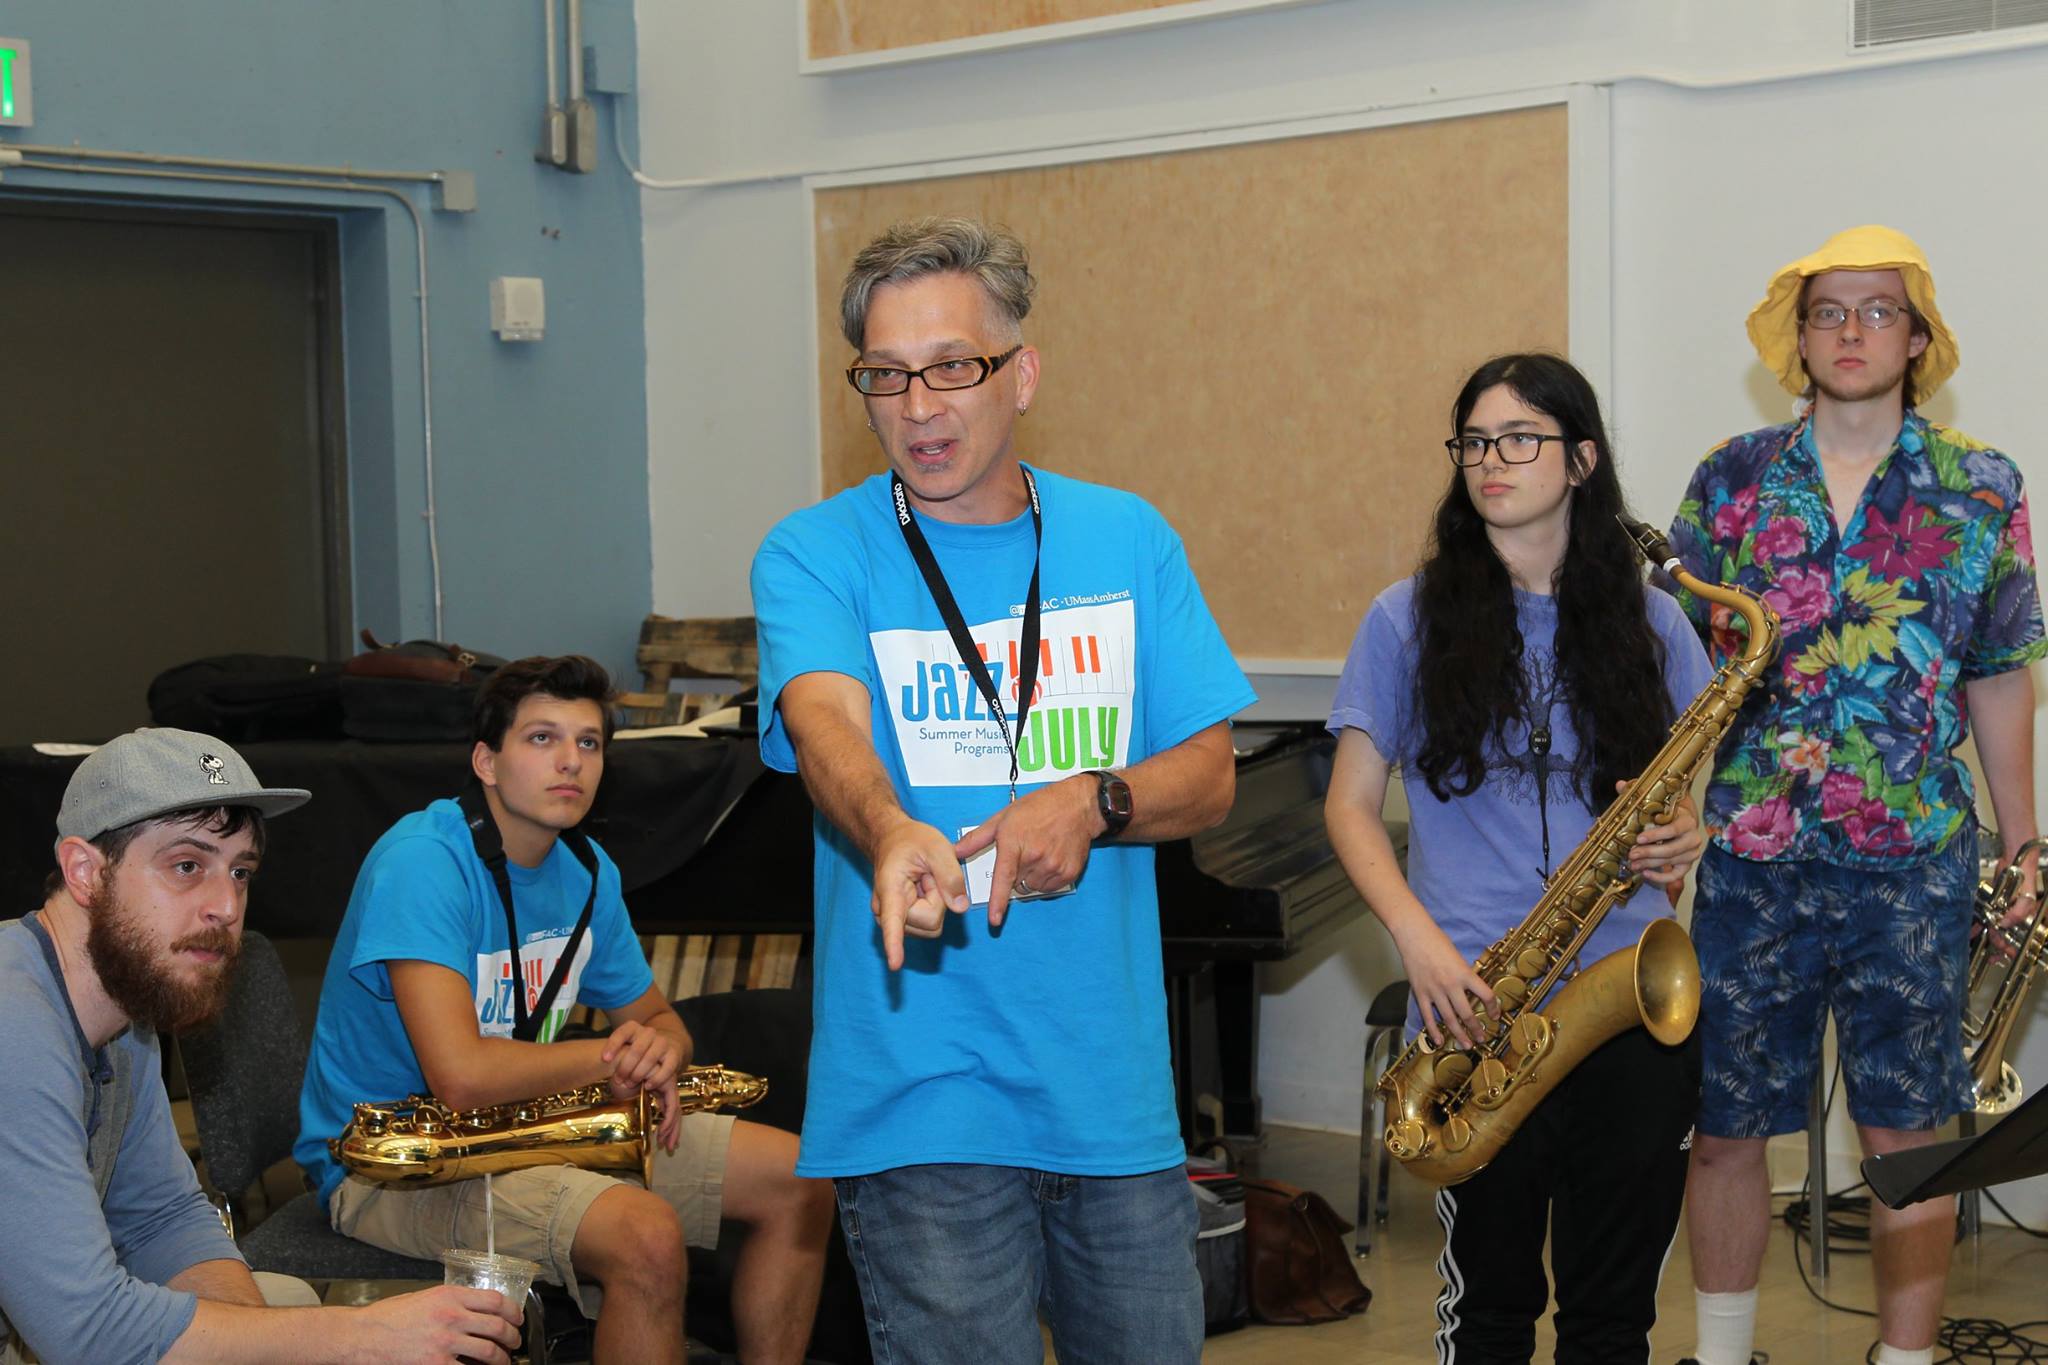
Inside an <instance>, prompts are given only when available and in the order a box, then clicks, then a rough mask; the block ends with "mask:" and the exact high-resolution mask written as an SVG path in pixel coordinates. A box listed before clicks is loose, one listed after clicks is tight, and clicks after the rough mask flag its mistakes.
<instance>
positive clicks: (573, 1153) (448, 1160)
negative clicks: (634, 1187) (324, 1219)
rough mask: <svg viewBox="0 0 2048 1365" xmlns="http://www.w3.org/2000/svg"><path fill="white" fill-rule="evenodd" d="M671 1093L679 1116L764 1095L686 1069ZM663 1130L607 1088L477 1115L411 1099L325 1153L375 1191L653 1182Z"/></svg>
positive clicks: (727, 1077) (380, 1112)
mask: <svg viewBox="0 0 2048 1365" xmlns="http://www.w3.org/2000/svg"><path fill="white" fill-rule="evenodd" d="M676 1091H677V1098H678V1099H679V1100H680V1101H681V1106H680V1107H681V1109H682V1112H683V1113H685V1114H690V1113H696V1112H698V1111H700V1110H721V1109H744V1108H746V1107H747V1106H748V1105H750V1104H754V1103H756V1102H758V1101H759V1100H760V1099H761V1097H762V1096H763V1095H766V1094H767V1093H768V1082H767V1081H765V1080H763V1079H761V1078H760V1077H759V1076H749V1075H748V1074H747V1073H746V1072H744V1071H732V1070H729V1069H727V1068H725V1067H722V1066H692V1067H685V1068H684V1069H683V1070H682V1072H681V1073H680V1074H679V1075H677V1077H676ZM660 1126H661V1110H660V1107H659V1106H658V1105H656V1104H655V1102H654V1101H653V1099H652V1098H650V1097H649V1096H648V1094H647V1092H646V1091H644V1090H642V1091H640V1092H639V1093H637V1094H635V1095H633V1096H632V1097H630V1098H628V1099H623V1100H621V1099H614V1098H613V1097H612V1096H611V1094H610V1093H609V1091H608V1090H607V1089H606V1087H605V1086H604V1084H603V1083H599V1084H596V1085H586V1086H583V1087H582V1088H581V1089H577V1090H565V1091H563V1092H561V1093H560V1094H556V1095H541V1096H538V1097H537V1098H534V1099H530V1100H520V1101H518V1102H516V1103H513V1104H493V1105H488V1106H486V1107H484V1108H482V1109H450V1108H449V1107H448V1106H447V1105H445V1104H443V1103H441V1102H440V1101H439V1100H437V1099H435V1098H434V1097H433V1096H431V1095H408V1096H407V1097H406V1098H404V1099H403V1100H399V1101H397V1102H396V1103H392V1104H358V1105H357V1106H356V1109H355V1117H354V1118H353V1119H351V1120H350V1121H349V1125H348V1127H346V1128H344V1129H342V1130H341V1136H340V1137H338V1138H330V1139H328V1142H327V1150H328V1151H329V1152H330V1153H332V1154H333V1156H334V1159H335V1160H337V1161H339V1162H340V1163H341V1164H342V1165H343V1166H346V1167H347V1168H348V1169H349V1170H350V1171H353V1172H354V1173H355V1174H357V1175H359V1176H362V1177H363V1178H364V1179H366V1180H374V1181H376V1182H377V1183H378V1184H381V1185H406V1186H414V1187H418V1186H425V1185H445V1184H448V1183H449V1182H450V1181H454V1180H468V1179H469V1178H471V1177H472V1176H479V1175H484V1174H487V1173H495V1172H498V1171H516V1170H520V1169H523V1168H524V1167H527V1166H581V1167H583V1168H584V1169H585V1170H592V1171H624V1172H638V1173H639V1175H640V1178H641V1180H642V1181H643V1182H649V1181H651V1180H652V1179H653V1167H654V1146H655V1144H654V1132H655V1130H656V1129H657V1128H659V1127H660Z"/></svg>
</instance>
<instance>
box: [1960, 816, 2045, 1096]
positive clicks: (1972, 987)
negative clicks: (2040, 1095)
mask: <svg viewBox="0 0 2048 1365" xmlns="http://www.w3.org/2000/svg"><path fill="white" fill-rule="evenodd" d="M2043 848H2048V839H2038V838H2036V839H2029V840H2027V842H2026V843H2024V844H2022V845H2020V849H2019V852H2017V853H2015V854H2013V856H2012V859H2011V860H2010V861H2009V862H2007V863H2006V864H2005V865H2004V866H2003V867H2001V868H1999V869H1998V871H1997V872H1996V873H1995V874H1994V875H1993V876H1992V878H1991V879H1990V880H1989V881H1983V882H1979V883H1977V903H1976V907H1975V909H1976V919H1977V926H1976V927H1977V938H1976V942H1975V943H1973V944H1972V945H1971V946H1970V979H1969V988H1968V993H1967V994H1966V995H1965V996H1964V997H1963V1053H1964V1056H1965V1057H1966V1058H1967V1059H1968V1061H1969V1064H1970V1075H1971V1077H1972V1079H1973V1086H1972V1091H1973V1094H1972V1107H1974V1108H1975V1110H1976V1111H1977V1112H1978V1113H1980V1114H2003V1113H2004V1112H2006V1111H2007V1110H2008V1109H2011V1108H2012V1107H2013V1106H2014V1105H2016V1104H2018V1103H2019V1102H2020V1094H2021V1091H2022V1089H2023V1087H2022V1086H2021V1085H2020V1077H2019V1073H2018V1072H2017V1071H2014V1070H2013V1069H2012V1065H2011V1063H2009V1062H2007V1061H2006V1060H2005V1049H2006V1045H2007V1044H2008V1043H2009V1042H2011V1040H2012V1029H2013V1025H2014V1024H2016V1023H2017V1022H2019V1016H2020V1007H2021V1006H2022V1005H2024V1004H2025V1003H2026V999H2027V992H2028V990H2030V989H2031V988H2032V987H2033V984H2034V976H2035V974H2036V973H2037V972H2039V971H2040V970H2041V968H2042V967H2043V966H2044V965H2048V917H2044V916H2043V915H2042V913H2041V901H2040V899H2039V898H2038V892H2039V890H2040V885H2039V883H2040V877H2039V873H2038V870H2037V872H2036V876H2035V886H2034V887H2033V888H2032V889H2033V890H2034V891H2036V893H2037V897H2036V899H2035V901H2034V913H2033V914H2032V915H2031V916H2030V917H2028V918H2027V919H2024V920H2021V921H2020V922H2019V923H2018V924H2014V925H2011V926H2006V925H2002V924H2000V923H1999V921H2000V920H2002V919H2004V918H2005V913H2006V911H2008V910H2010V909H2012V903H2013V902H2014V901H2015V900H2018V899H2019V896H2020V892H2021V891H2022V890H2025V889H2027V888H2024V887H2022V886H2021V884H2020V883H2021V881H2022V880H2023V879H2024V877H2025V875H2026V874H2025V872H2024V871H2023V870H2022V868H2021V867H2020V864H2021V863H2023V862H2025V861H2026V858H2027V855H2028V854H2029V853H2034V852H2037V851H2039V850H2041V849H2043ZM2001 961H2003V962H2004V964H2005V970H2004V974H2003V975H2001V976H2000V977H1999V978H1998V986H1997V988H1996V989H1995V990H1993V991H1992V992H1991V996H1990V999H1989V1000H1987V1001H1986V1002H1985V1005H1984V1008H1983V1009H1982V1010H1981V1011H1980V1010H1978V1009H1977V1008H1976V997H1977V992H1978V990H1979V989H1980V988H1981V987H1982V986H1983V984H1984V982H1985V981H1986V980H1987V979H1988V978H1989V977H1990V975H1991V973H1992V970H1993V969H1994V968H1995V967H1997V966H1998V964H1999V963H2000V962H2001Z"/></svg>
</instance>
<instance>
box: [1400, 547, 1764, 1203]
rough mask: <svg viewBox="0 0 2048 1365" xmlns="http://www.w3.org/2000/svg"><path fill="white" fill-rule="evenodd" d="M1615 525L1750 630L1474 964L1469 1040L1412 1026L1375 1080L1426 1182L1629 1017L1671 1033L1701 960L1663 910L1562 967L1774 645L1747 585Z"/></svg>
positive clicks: (1497, 1131) (1465, 1164) (1499, 1134)
mask: <svg viewBox="0 0 2048 1365" xmlns="http://www.w3.org/2000/svg"><path fill="white" fill-rule="evenodd" d="M1622 526H1623V528H1624V529H1625V530H1626V531H1627V532H1628V535H1629V538H1630V539H1631V540H1632V541H1634V542H1635V546H1636V548H1637V550H1639V551H1640V552H1641V553H1642V554H1643V555H1644V557H1645V558H1647V559H1648V560H1649V561H1650V562H1651V563H1652V564H1656V565H1660V566H1661V567H1662V568H1664V569H1665V571H1666V572H1668V573H1670V574H1671V575H1672V577H1674V578H1676V579H1677V580H1678V582H1679V583H1680V584H1682V585H1683V586H1684V587H1685V588H1686V589H1687V590H1688V591H1690V592H1692V593H1694V594H1696V595H1697V596H1699V597H1702V598H1704V599H1706V600H1707V601H1709V602H1712V603H1715V604H1716V605H1718V606H1722V607H1725V608H1727V609H1728V610H1730V611H1732V612H1734V613H1735V614H1737V615H1739V616H1741V617H1742V619H1743V622H1744V624H1745V625H1746V627H1747V629H1748V637H1747V639H1746V640H1745V641H1744V645H1743V649H1742V652H1741V653H1740V654H1739V655H1737V656H1735V657H1734V658H1731V659H1729V660H1728V662H1726V663H1725V664H1723V665H1722V666H1721V668H1720V669H1719V671H1717V672H1716V673H1715V674H1714V677H1713V680H1712V681H1711V682H1709V683H1708V684H1707V686H1706V688H1705V689H1704V690H1703V691H1702V692H1701V693H1700V694H1699V695H1698V696H1697V697H1695V698H1693V701H1692V704H1691V705H1690V706H1688V707H1687V708H1686V710H1685V714H1684V715H1682V716H1680V717H1679V718H1678V720H1677V721H1676V722H1675V723H1674V724H1673V725H1672V727H1671V737H1670V738H1669V739H1668V740H1666V741H1665V744H1664V747H1663V748H1662V749H1660V750H1659V751H1658V753H1657V756H1656V758H1655V759H1654V760H1652V761H1651V763H1650V765H1649V767H1647V768H1645V769H1644V770H1643V772H1642V773H1641V775H1639V776H1638V777H1637V778H1636V780H1635V781H1634V782H1632V783H1630V784H1629V788H1628V790H1627V791H1625V792H1623V793H1622V794H1621V795H1619V796H1617V797H1616V798H1615V799H1614V801H1613V803H1612V804H1611V805H1609V806H1608V807H1607V809H1606V811H1605V812H1604V813H1603V814H1602V815H1601V816H1600V818H1599V819H1598V820H1597V821H1595V822H1594V825H1593V828H1592V830H1591V831H1590V832H1589V833H1588V834H1587V835H1586V838H1585V840H1584V841H1583V842H1581V843H1580V844H1579V846H1578V848H1576V849H1574V850H1573V852H1572V854H1571V856H1570V857H1569V858H1567V859H1566V860H1565V862H1564V864H1563V865H1562V866H1560V867H1559V868H1558V869H1557V872H1556V874H1555V875H1554V876H1552V877H1551V879H1550V881H1549V883H1548V884H1547V886H1546V887H1545V888H1544V892H1543V895H1542V898H1541V899H1539V900H1538V901H1537V902H1536V908H1535V909H1533V910H1531V911H1530V912H1529V915H1528V917H1527V918H1525V919H1524V920H1523V921H1522V922H1521V923H1520V924H1519V925H1517V926H1516V927H1515V928H1514V929H1513V930H1511V931H1510V932H1509V933H1508V934H1507V935H1506V936H1505V937H1504V938H1502V939H1501V940H1500V941H1499V942H1497V943H1495V944H1494V945H1493V946H1492V947H1490V948H1488V949H1487V950H1486V951H1485V952H1484V953H1482V954H1480V956H1479V960H1478V961H1477V962H1475V963H1474V964H1473V970H1474V971H1475V972H1476V973H1477V974H1478V975H1479V977H1480V979H1481V980H1483V981H1485V982H1486V983H1487V984H1488V985H1490V986H1491V987H1492V988H1493V993H1494V999H1495V1005H1494V1008H1493V1011H1492V1012H1491V1013H1490V1014H1482V1015H1481V1025H1482V1028H1483V1036H1482V1037H1481V1039H1480V1041H1479V1044H1478V1045H1477V1046H1475V1047H1470V1048H1458V1047H1455V1046H1454V1045H1452V1044H1450V1042H1449V1040H1446V1043H1445V1044H1444V1045H1442V1046H1438V1045H1433V1044H1431V1043H1430V1042H1429V1040H1428V1037H1427V1035H1418V1036H1417V1037H1416V1039H1415V1040H1414V1041H1413V1042H1411V1043H1410V1044H1409V1045H1408V1046H1407V1048H1406V1049H1404V1050H1403V1051H1402V1053H1401V1055H1400V1056H1399V1057H1397V1058H1396V1059H1395V1060H1394V1063H1393V1065H1391V1066H1389V1067H1388V1068H1387V1071H1386V1074H1385V1075H1383V1076H1381V1077H1380V1079H1379V1087H1378V1088H1379V1093H1380V1095H1381V1096H1382V1098H1383V1100H1384V1103H1385V1105H1386V1109H1385V1111H1384V1112H1385V1113H1386V1114H1387V1116H1388V1118H1387V1127H1386V1131H1385V1133H1384V1135H1383V1136H1384V1140H1385V1142H1386V1145H1387V1150H1388V1151H1389V1152H1390V1153H1392V1154H1393V1156H1394V1157H1395V1158H1396V1159H1398V1160H1399V1161H1400V1162H1401V1164H1402V1165H1403V1166H1405V1167H1406V1168H1407V1169H1408V1170H1410V1171H1413V1172H1414V1173H1415V1174H1416V1175H1418V1176H1420V1177H1422V1179H1424V1180H1426V1181H1428V1182H1430V1183H1431V1184H1433V1185H1455V1184H1457V1183H1458V1182H1459V1181H1461V1180H1469V1179H1470V1178H1471V1177H1472V1176H1474V1175H1476V1174H1478V1173H1479V1171H1480V1170H1481V1169H1482V1168H1483V1167H1484V1166H1485V1165H1486V1164H1487V1163H1488V1162H1489V1161H1492V1160H1493V1158H1494V1156H1495V1154H1496V1153H1498V1152H1499V1151H1500V1149H1501V1148H1502V1147H1503V1146H1505V1145H1506V1143H1507V1141H1508V1139H1509V1138H1512V1137H1513V1136H1514V1135H1515V1130H1516V1129H1517V1128H1519V1127H1520V1126H1521V1124H1522V1121H1523V1120H1524V1119H1526V1118H1527V1117H1528V1116H1529V1113H1530V1111H1531V1110H1533V1109H1534V1108H1535V1107H1536V1105H1537V1103H1538V1102H1539V1101H1540V1100H1542V1098H1543V1097H1544V1096H1545V1095H1546V1094H1548V1093H1549V1092H1550V1090H1551V1088H1552V1087H1554V1086H1555V1085H1556V1084H1557V1083H1558V1081H1559V1080H1561V1079H1562V1078H1563V1077H1564V1076H1565V1074H1566V1073H1568V1072H1569V1071H1570V1070H1571V1069H1572V1068H1573V1067H1575V1066H1577V1065H1578V1064H1579V1063H1580V1062H1581V1061H1584V1060H1585V1058H1586V1056H1587V1055H1588V1054H1589V1053H1591V1052H1592V1051H1593V1050H1594V1049H1595V1048H1597V1047H1599V1046H1600V1045H1601V1044H1602V1043H1604V1042H1606V1041H1607V1040H1608V1039H1610V1038H1612V1037H1614V1036H1615V1035H1616V1034H1618V1033H1620V1032H1621V1031H1622V1030H1624V1029H1630V1028H1635V1027H1637V1026H1638V1025H1640V1026H1642V1027H1644V1028H1647V1029H1648V1030H1649V1031H1650V1035H1651V1036H1652V1037H1653V1038H1655V1039H1657V1041H1659V1042H1661V1043H1666V1044H1671V1043H1679V1042H1683V1041H1684V1040H1685V1038H1686V1037H1687V1036H1688V1035H1690V1034H1691V1033H1692V1029H1693V1024H1694V1023H1695V1022H1696V1021H1697V1020H1698V1018H1699V1007H1700V969H1699V958H1698V957H1697V956H1696V955H1695V954H1694V952H1693V947H1692V940H1691V939H1689V938H1687V937H1686V934H1685V930H1683V929H1681V928H1679V927H1678V923H1677V921H1675V920H1670V919H1657V920H1653V921H1651V923H1650V926H1649V927H1648V928H1647V929H1645V930H1644V931H1643V934H1642V937H1641V938H1639V939H1638V940H1637V941H1636V943H1635V945H1634V946H1633V947H1628V948H1623V949H1620V950H1618V951H1616V952H1613V953H1609V954H1608V955H1607V956H1605V957H1603V958H1601V959H1600V960H1599V961H1598V962H1595V963H1593V964H1592V965H1591V966H1589V967H1587V968H1585V969H1584V970H1580V971H1574V967H1575V965H1576V963H1577V961H1578V957H1579V953H1580V950H1581V949H1583V948H1584V947H1585V945H1586V942H1587V941H1588V940H1589V939H1590V938H1591V937H1592V935H1593V931H1594V930H1595V929H1596V928H1598V927H1599V925H1600V921H1601V920H1602V919H1603V918H1605V917H1606V914H1607V912H1608V910H1609V909H1611V908H1612V907H1613V906H1615V905H1618V904H1620V903H1621V902H1622V901H1624V900H1626V899H1627V898H1628V896H1629V895H1630V893H1631V892H1633V891H1634V890H1635V889H1636V887H1637V885H1638V884H1639V883H1640V880H1641V879H1640V878H1639V877H1637V876H1636V875H1635V874H1634V873H1632V872H1631V871H1629V866H1628V855H1629V850H1630V849H1631V848H1632V847H1634V845H1635V841H1636V836H1637V835H1639V834H1641V833H1642V832H1643V830H1644V828H1645V827H1647V826H1648V825H1650V824H1651V823H1653V822H1655V823H1660V824H1661V823H1663V822H1665V821H1668V820H1669V819H1670V818H1671V815H1672V812H1673V810H1674V809H1675V808H1676V807H1677V805H1678V803H1679V802H1680V801H1681V800H1683V799H1684V797H1685V795H1686V793H1687V792H1688V791H1690V790H1691V788H1692V784H1693V779H1694V778H1695V777H1696V776H1697V775H1698V774H1699V770H1700V768H1701V767H1702V766H1703V765H1704V764H1705V763H1706V762H1707V760H1708V759H1709V758H1711V757H1712V756H1713V753H1714V748H1715V746H1716V745H1718V744H1719V743H1720V741H1721V736H1722V735H1723V734H1724V733H1726V732H1727V730H1728V727H1729V726H1730V725H1732V724H1733V723H1734V721H1735V717H1736V713H1737V712H1739V711H1740V710H1741V709H1742V701H1743V698H1744V697H1746V696H1747V695H1748V694H1749V692H1750V689H1752V688H1753V687H1755V686H1756V685H1757V682H1758V681H1759V679H1761V677H1762V676H1763V671H1764V667H1765V665H1767V664H1768V663H1769V662H1770V658H1771V655H1772V653H1773V652H1774V651H1775V650H1776V648H1777V642H1778V618H1777V614H1776V613H1775V612H1773V611H1771V609H1770V608H1768V607H1766V606H1765V605H1764V604H1763V603H1762V602H1760V601H1758V600H1757V598H1755V597H1754V596H1752V595H1751V594H1750V593H1748V592H1745V591H1743V590H1742V589H1740V588H1735V587H1731V586H1721V585H1716V584H1711V583H1706V582H1702V581H1701V580H1700V579H1699V578H1696V577H1695V576H1694V575H1692V574H1691V573H1688V572H1687V571H1686V570H1685V568H1684V567H1683V566H1682V565H1681V564H1680V563H1679V561H1678V559H1677V557H1676V556H1674V555H1673V554H1672V553H1671V547H1670V546H1669V545H1668V544H1667V543H1666V541H1665V539H1664V536H1663V535H1662V534H1661V533H1660V532H1658V531H1657V530H1656V529H1655V528H1654V527H1651V526H1647V525H1645V524H1643V523H1641V522H1630V521H1623V522H1622ZM1560 982H1562V983H1563V985H1562V987H1561V988H1559V989H1557V994H1556V995H1555V996H1554V997H1551V991H1552V989H1553V988H1557V987H1558V986H1559V983H1560ZM1546 997H1550V998H1549V1000H1548V1005H1547V1007H1544V1006H1545V999H1546Z"/></svg>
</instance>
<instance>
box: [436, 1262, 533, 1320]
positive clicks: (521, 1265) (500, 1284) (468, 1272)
mask: <svg viewBox="0 0 2048 1365" xmlns="http://www.w3.org/2000/svg"><path fill="white" fill-rule="evenodd" d="M441 1265H442V1268H443V1270H444V1274H443V1275H442V1283H444V1284H460V1285H467V1286H468V1287H470V1288H471V1289H495V1290H497V1291H498V1292H499V1293H500V1294H503V1295H504V1296H505V1297H506V1298H507V1299H510V1300H511V1301H512V1303H513V1305H514V1306H515V1307H516V1306H518V1305H520V1304H522V1303H524V1302H525V1300H526V1291H527V1289H528V1288H530V1287H531V1286H532V1284H533V1277H534V1276H535V1275H538V1274H539V1273H540V1267H539V1266H537V1265H535V1264H534V1263H533V1262H532V1261H527V1260H522V1259H520V1258H519V1257H517V1256H505V1255H494V1254H492V1253H491V1252H488V1251H466V1250H463V1249H461V1248H453V1249H450V1250H448V1251H444V1252H442V1253H441Z"/></svg>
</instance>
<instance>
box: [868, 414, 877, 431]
mask: <svg viewBox="0 0 2048 1365" xmlns="http://www.w3.org/2000/svg"><path fill="white" fill-rule="evenodd" d="M874 429H875V419H874V418H872V417H870V418H868V430H869V431H873V430H874Z"/></svg>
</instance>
